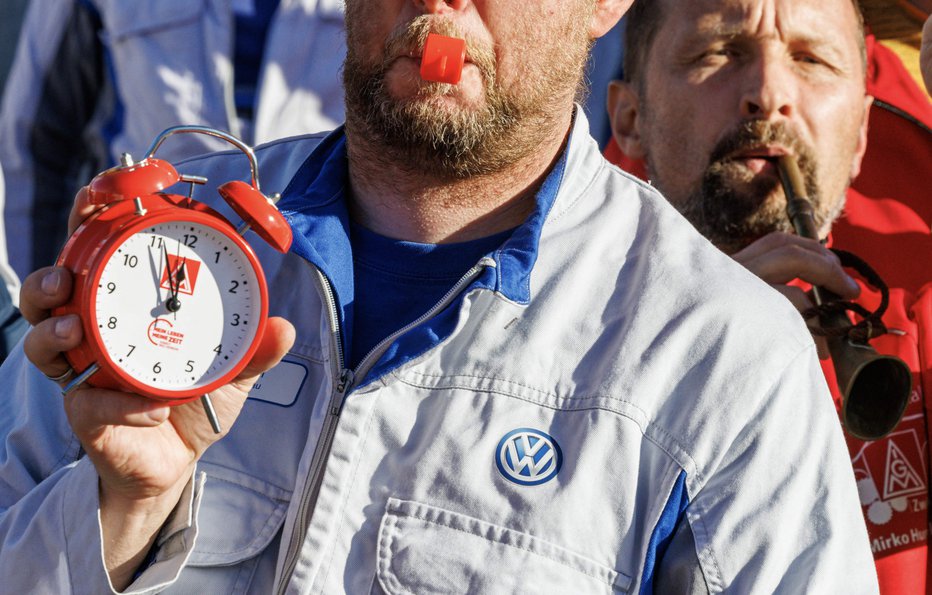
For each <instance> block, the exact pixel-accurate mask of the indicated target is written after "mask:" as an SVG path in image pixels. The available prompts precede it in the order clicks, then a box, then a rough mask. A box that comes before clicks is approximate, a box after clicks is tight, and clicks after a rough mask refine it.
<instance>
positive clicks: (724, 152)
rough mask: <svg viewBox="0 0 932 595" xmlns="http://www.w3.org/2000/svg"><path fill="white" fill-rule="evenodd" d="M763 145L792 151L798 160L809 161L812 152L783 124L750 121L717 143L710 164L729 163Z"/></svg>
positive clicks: (710, 157)
mask: <svg viewBox="0 0 932 595" xmlns="http://www.w3.org/2000/svg"><path fill="white" fill-rule="evenodd" d="M763 145H780V146H783V147H786V148H787V149H789V150H790V151H792V152H793V153H794V154H795V155H797V158H799V159H801V160H809V156H810V155H811V152H810V151H809V150H808V148H807V147H805V146H804V145H803V144H802V142H800V140H799V137H798V136H797V135H796V134H794V133H793V132H792V131H791V130H790V128H789V127H788V126H787V125H786V124H785V123H783V122H769V121H766V120H749V121H745V122H742V123H741V124H740V125H738V126H737V127H736V128H735V129H734V130H732V131H730V132H729V133H728V134H726V135H725V136H724V137H722V138H721V140H719V141H718V143H716V145H715V147H714V148H713V149H712V153H711V155H710V156H709V163H710V164H713V163H718V162H723V161H728V160H729V159H731V157H732V156H733V155H734V154H735V153H739V152H742V151H747V150H750V149H756V148H759V147H761V146H763Z"/></svg>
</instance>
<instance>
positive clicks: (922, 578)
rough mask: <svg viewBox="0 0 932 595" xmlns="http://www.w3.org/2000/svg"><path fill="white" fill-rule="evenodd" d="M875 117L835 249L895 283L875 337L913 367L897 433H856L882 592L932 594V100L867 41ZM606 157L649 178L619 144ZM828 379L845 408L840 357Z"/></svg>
mask: <svg viewBox="0 0 932 595" xmlns="http://www.w3.org/2000/svg"><path fill="white" fill-rule="evenodd" d="M867 48H868V60H869V70H868V86H867V90H868V93H870V94H871V95H873V96H874V97H875V102H874V105H873V107H872V108H871V113H870V129H869V132H868V149H867V153H866V154H865V157H864V162H863V164H862V169H861V173H860V175H859V176H858V178H857V180H855V182H854V184H853V186H852V188H851V189H849V191H848V196H847V202H846V206H845V211H844V213H843V215H842V216H841V217H840V218H839V219H838V220H837V221H836V222H835V224H834V225H833V227H832V245H833V246H835V247H838V248H842V249H845V250H848V251H850V252H853V253H855V254H857V255H859V256H860V257H862V258H863V259H864V260H866V261H867V262H868V263H869V264H870V265H871V266H872V267H873V268H874V269H875V270H876V271H877V272H878V273H879V274H880V276H881V278H883V279H884V281H885V282H886V283H887V285H888V286H889V287H890V305H889V307H888V309H887V313H886V314H885V316H884V318H883V321H884V323H885V324H886V325H887V327H888V328H890V329H892V330H893V332H892V333H891V334H887V335H884V336H883V337H880V338H878V339H875V340H874V341H872V342H871V344H872V345H873V346H874V348H875V349H876V350H877V351H878V352H880V353H884V354H891V355H897V356H899V357H900V358H901V359H903V360H904V361H905V362H906V363H907V364H908V365H909V367H910V369H911V370H912V372H913V386H914V388H913V394H912V397H911V399H910V403H909V405H908V406H907V409H906V413H905V415H904V416H903V420H902V421H901V422H900V424H899V425H898V426H897V428H896V429H895V430H894V431H893V432H891V433H890V435H888V436H887V437H885V438H883V439H881V440H876V441H874V442H863V441H861V440H858V439H856V438H852V437H850V436H847V438H848V447H849V450H850V452H851V458H852V464H853V466H854V472H855V476H856V478H857V480H858V488H859V494H860V497H861V504H862V507H863V510H864V517H865V520H866V522H867V529H868V533H869V534H870V537H871V546H872V549H873V552H874V559H875V562H876V565H877V573H878V575H879V578H880V588H881V592H883V593H885V594H887V593H896V594H902V593H910V594H912V593H932V561H930V556H929V549H928V534H929V518H930V517H929V510H928V507H929V493H930V490H929V486H930V472H929V465H930V461H929V441H930V440H929V439H930V429H932V423H929V420H930V411H929V410H930V408H932V104H930V103H929V98H928V97H927V96H926V94H925V93H924V92H923V91H922V90H921V89H920V88H919V87H918V85H917V84H916V83H915V81H914V80H913V79H912V78H911V77H910V75H909V73H908V72H907V71H906V69H905V68H904V67H903V65H902V63H901V62H900V61H899V58H897V56H896V55H895V54H894V53H893V52H892V51H890V50H889V49H887V48H886V47H884V46H882V45H880V44H877V43H875V41H874V39H873V37H871V36H869V37H868V39H867ZM605 157H606V158H607V159H608V160H609V161H612V162H613V163H615V164H617V165H618V166H619V167H621V168H622V169H625V170H626V171H629V172H631V173H633V174H634V175H637V176H639V177H641V178H644V179H647V174H646V168H645V167H644V163H643V162H642V161H640V160H632V159H629V158H628V157H627V156H625V155H624V154H623V153H621V151H620V150H619V149H618V146H617V145H616V144H615V142H614V141H612V142H610V143H609V145H608V147H607V148H606V150H605ZM879 299H880V295H879V293H878V292H877V291H875V290H872V289H870V288H868V287H867V286H865V285H864V284H862V293H861V297H860V298H859V299H858V302H859V303H861V304H862V305H863V306H865V307H867V308H868V309H870V310H873V309H875V308H876V307H877V304H878V302H879ZM823 369H824V370H825V372H826V379H827V380H828V383H829V386H830V388H831V389H832V393H833V395H834V396H835V400H836V404H837V405H839V406H840V404H841V399H840V397H839V396H838V387H837V384H836V382H835V375H834V369H833V367H832V365H831V362H830V361H828V360H826V361H824V362H823Z"/></svg>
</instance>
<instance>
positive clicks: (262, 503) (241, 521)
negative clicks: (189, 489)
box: [188, 461, 290, 566]
mask: <svg viewBox="0 0 932 595" xmlns="http://www.w3.org/2000/svg"><path fill="white" fill-rule="evenodd" d="M198 469H199V470H201V471H204V472H205V473H206V474H207V483H206V484H205V485H204V495H203V497H202V500H201V506H200V509H199V511H198V515H197V516H198V520H197V542H196V543H195V545H194V551H193V552H192V553H191V558H190V560H189V562H188V563H189V564H190V565H191V566H225V565H228V564H236V563H237V562H241V561H243V560H248V559H249V558H252V557H254V556H256V555H258V554H259V552H261V551H262V550H264V549H265V548H266V546H268V545H269V543H270V542H271V541H272V539H273V538H274V537H275V534H276V533H278V530H279V528H280V527H281V525H282V523H283V522H284V520H285V511H286V510H287V508H288V500H289V498H290V494H288V493H285V492H284V491H283V490H281V489H279V488H276V487H274V486H272V485H269V484H267V483H265V482H262V481H260V480H258V479H256V478H254V477H251V476H249V475H245V474H243V473H239V472H237V471H232V470H230V469H227V468H225V467H220V466H218V465H212V464H209V463H204V462H203V461H202V462H200V463H198Z"/></svg>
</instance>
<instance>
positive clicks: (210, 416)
mask: <svg viewBox="0 0 932 595" xmlns="http://www.w3.org/2000/svg"><path fill="white" fill-rule="evenodd" d="M201 404H202V405H204V413H206V414H207V421H209V422H210V427H211V428H213V430H214V434H219V433H221V432H223V428H221V427H220V420H219V419H217V412H216V411H214V404H213V403H211V402H210V395H204V396H203V397H201Z"/></svg>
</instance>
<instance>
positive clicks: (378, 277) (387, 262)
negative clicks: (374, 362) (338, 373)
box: [349, 223, 511, 369]
mask: <svg viewBox="0 0 932 595" xmlns="http://www.w3.org/2000/svg"><path fill="white" fill-rule="evenodd" d="M509 235H511V230H509V231H506V232H502V233H499V234H496V235H493V236H489V237H486V238H480V239H478V240H472V241H469V242H460V243H456V244H418V243H416V242H404V241H401V240H394V239H391V238H387V237H385V236H382V235H379V234H377V233H375V232H373V231H370V230H368V229H366V228H364V227H362V226H361V225H357V224H356V223H351V224H350V241H351V242H352V246H353V277H354V285H355V296H354V300H353V336H352V338H351V343H352V347H351V349H350V360H349V364H350V367H351V368H353V369H355V368H356V367H357V366H358V365H359V364H360V363H361V362H362V360H363V358H365V356H366V354H368V353H369V352H370V351H371V350H372V348H374V347H375V346H376V345H378V344H379V343H380V342H381V341H382V340H383V339H385V338H386V337H388V336H389V335H390V334H392V333H393V332H395V331H397V330H399V329H401V328H403V327H404V326H405V325H407V324H410V323H411V322H414V321H415V320H417V319H418V317H420V316H421V315H422V314H424V313H425V312H427V311H428V310H429V309H431V308H432V307H433V306H434V305H435V304H437V303H438V302H439V301H440V299H441V298H442V297H443V296H444V294H446V292H447V291H449V290H450V288H452V287H453V286H454V285H455V284H456V282H457V281H459V280H460V278H462V276H463V275H465V274H466V272H467V271H468V270H469V269H470V268H472V267H473V266H474V265H475V264H476V263H477V262H479V259H480V258H482V257H483V256H485V255H486V254H488V253H490V252H491V251H492V250H494V249H495V248H497V247H498V246H500V245H501V244H502V242H504V241H505V240H506V239H507V238H508V236H509Z"/></svg>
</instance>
